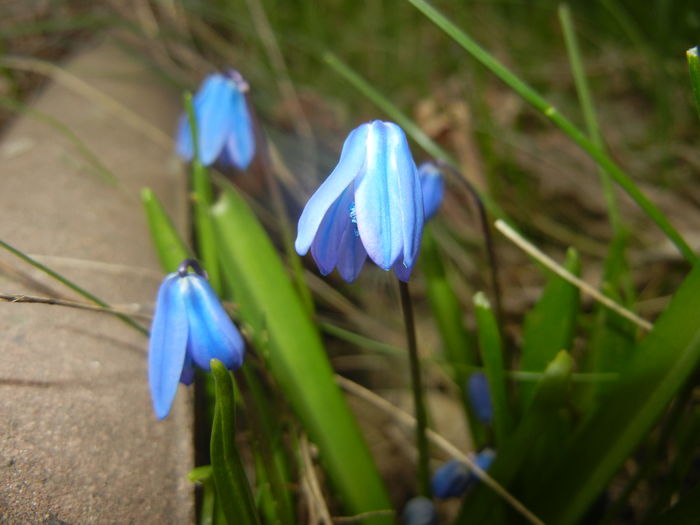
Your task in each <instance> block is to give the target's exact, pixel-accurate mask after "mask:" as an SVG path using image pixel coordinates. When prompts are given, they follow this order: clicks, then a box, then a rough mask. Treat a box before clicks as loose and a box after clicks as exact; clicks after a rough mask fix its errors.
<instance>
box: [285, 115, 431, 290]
mask: <svg viewBox="0 0 700 525" xmlns="http://www.w3.org/2000/svg"><path fill="white" fill-rule="evenodd" d="M423 222H424V210H423V194H422V190H421V185H420V180H419V178H418V170H417V169H416V164H415V162H414V161H413V156H412V155H411V150H410V149H409V147H408V141H407V140H406V135H405V134H404V132H403V130H402V129H401V128H400V127H399V126H397V125H396V124H394V123H392V122H382V121H379V120H374V121H372V122H368V123H366V124H362V125H361V126H359V127H358V128H356V129H355V130H353V131H352V132H351V133H350V135H348V138H347V139H346V140H345V144H343V150H342V152H341V154H340V160H339V161H338V165H337V166H336V167H335V169H334V170H333V171H332V172H331V174H330V175H329V176H328V178H327V179H326V180H325V181H324V182H323V184H321V186H320V187H319V188H318V190H316V193H314V194H313V195H312V196H311V198H310V199H309V201H308V202H307V203H306V207H305V208H304V211H303V212H302V214H301V217H300V218H299V227H298V231H297V238H296V242H295V247H296V250H297V253H299V254H300V255H305V254H306V253H307V252H308V251H309V249H311V254H312V255H313V258H314V260H315V261H316V264H317V265H318V268H319V270H320V272H321V273H322V274H323V275H327V274H329V273H330V272H332V271H333V269H334V268H337V269H338V272H339V273H340V276H341V277H342V278H343V280H345V281H346V282H348V283H350V282H352V281H354V280H355V279H356V278H357V276H358V275H359V273H360V270H362V266H363V265H364V263H365V260H366V259H367V256H369V258H370V259H371V260H372V261H374V263H375V264H376V265H377V266H379V267H380V268H382V269H383V270H390V269H392V268H393V269H394V272H395V273H396V275H397V277H398V278H399V279H401V280H402V281H404V282H407V281H408V279H409V277H410V274H411V270H412V268H413V265H414V264H415V262H416V257H417V255H418V249H419V248H420V241H421V236H422V234H423Z"/></svg>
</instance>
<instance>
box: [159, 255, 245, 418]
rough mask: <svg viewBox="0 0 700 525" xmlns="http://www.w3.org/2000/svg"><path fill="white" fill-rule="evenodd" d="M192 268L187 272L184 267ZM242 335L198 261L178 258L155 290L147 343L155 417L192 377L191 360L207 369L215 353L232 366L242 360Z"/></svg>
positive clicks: (165, 412)
mask: <svg viewBox="0 0 700 525" xmlns="http://www.w3.org/2000/svg"><path fill="white" fill-rule="evenodd" d="M190 267H191V268H192V269H193V270H194V272H195V273H189V272H188V268H190ZM244 352H245V348H244V344H243V338H242V337H241V334H240V333H239V332H238V329H237V328H236V327H235V325H234V324H233V322H232V321H231V318H230V317H229V316H228V314H226V312H225V311H224V308H223V306H221V303H220V302H219V298H218V297H217V296H216V294H215V293H214V290H212V288H211V286H209V282H208V281H207V279H206V275H205V273H204V271H203V270H202V269H201V267H200V266H199V264H198V263H197V261H194V260H192V259H186V260H184V261H182V263H181V264H180V267H179V268H178V270H177V272H174V273H171V274H169V275H168V276H167V277H166V278H165V280H164V281H163V284H161V285H160V289H159V290H158V299H157V301H156V310H155V315H154V317H153V324H152V325H151V338H150V341H149V348H148V383H149V385H150V388H151V398H152V400H153V410H154V411H155V413H156V416H157V417H158V418H159V419H163V418H164V417H166V416H167V415H168V413H169V412H170V407H171V405H172V404H173V399H175V393H176V392H177V385H178V383H183V384H185V385H189V384H191V383H192V381H193V380H194V365H197V366H198V367H200V368H203V369H204V370H210V364H209V363H210V361H211V360H212V359H218V360H219V361H221V362H222V363H223V364H224V365H225V366H226V368H228V369H230V370H235V369H237V368H239V367H240V366H241V364H242V363H243V355H244Z"/></svg>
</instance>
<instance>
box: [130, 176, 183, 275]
mask: <svg viewBox="0 0 700 525" xmlns="http://www.w3.org/2000/svg"><path fill="white" fill-rule="evenodd" d="M141 200H142V201H143V207H144V209H145V211H146V218H147V220H148V228H149V230H150V231H151V238H152V239H153V244H154V245H155V248H156V253H157V254H158V259H160V265H161V267H162V268H163V270H164V271H165V272H174V271H175V270H177V267H178V266H179V264H180V263H181V262H182V261H184V260H185V259H187V258H189V257H192V252H191V251H190V250H189V248H188V247H187V245H186V244H185V242H184V241H183V240H182V238H181V237H180V234H179V233H178V232H177V230H176V229H175V226H174V225H173V221H171V220H170V217H169V216H168V214H167V212H166V211H165V208H163V205H162V204H161V203H160V201H159V200H158V197H156V195H155V193H153V191H152V190H151V189H150V188H144V189H143V190H142V191H141Z"/></svg>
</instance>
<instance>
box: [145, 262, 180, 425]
mask: <svg viewBox="0 0 700 525" xmlns="http://www.w3.org/2000/svg"><path fill="white" fill-rule="evenodd" d="M179 280H180V277H179V276H178V275H177V274H176V273H172V274H170V275H168V276H167V277H166V278H165V280H164V281H163V284H161V286H160V289H159V290H158V299H157V301H156V309H155V315H154V317H153V323H152V325H151V336H150V339H149V345H148V384H149V387H150V390H151V399H152V401H153V410H154V411H155V413H156V417H158V418H159V419H163V418H164V417H166V416H167V415H168V413H169V412H170V407H171V406H172V404H173V399H174V398H175V393H176V392H177V385H178V383H179V382H180V377H181V375H182V371H183V366H184V362H185V352H186V348H187V337H188V324H187V312H186V305H185V299H184V297H183V295H182V290H181V289H180V287H179V286H178V281H179Z"/></svg>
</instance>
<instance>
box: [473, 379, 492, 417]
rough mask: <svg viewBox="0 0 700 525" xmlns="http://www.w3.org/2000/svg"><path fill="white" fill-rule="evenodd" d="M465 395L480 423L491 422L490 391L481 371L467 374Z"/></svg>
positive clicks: (487, 381)
mask: <svg viewBox="0 0 700 525" xmlns="http://www.w3.org/2000/svg"><path fill="white" fill-rule="evenodd" d="M467 395H468V396H469V402H470V403H471V405H472V408H473V410H474V414H475V415H476V417H477V419H478V420H479V421H481V422H482V423H491V421H492V420H493V408H492V407H491V391H490V390H489V380H488V378H487V377H486V375H485V374H484V373H483V372H474V373H473V374H471V375H470V376H469V378H468V379H467Z"/></svg>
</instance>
